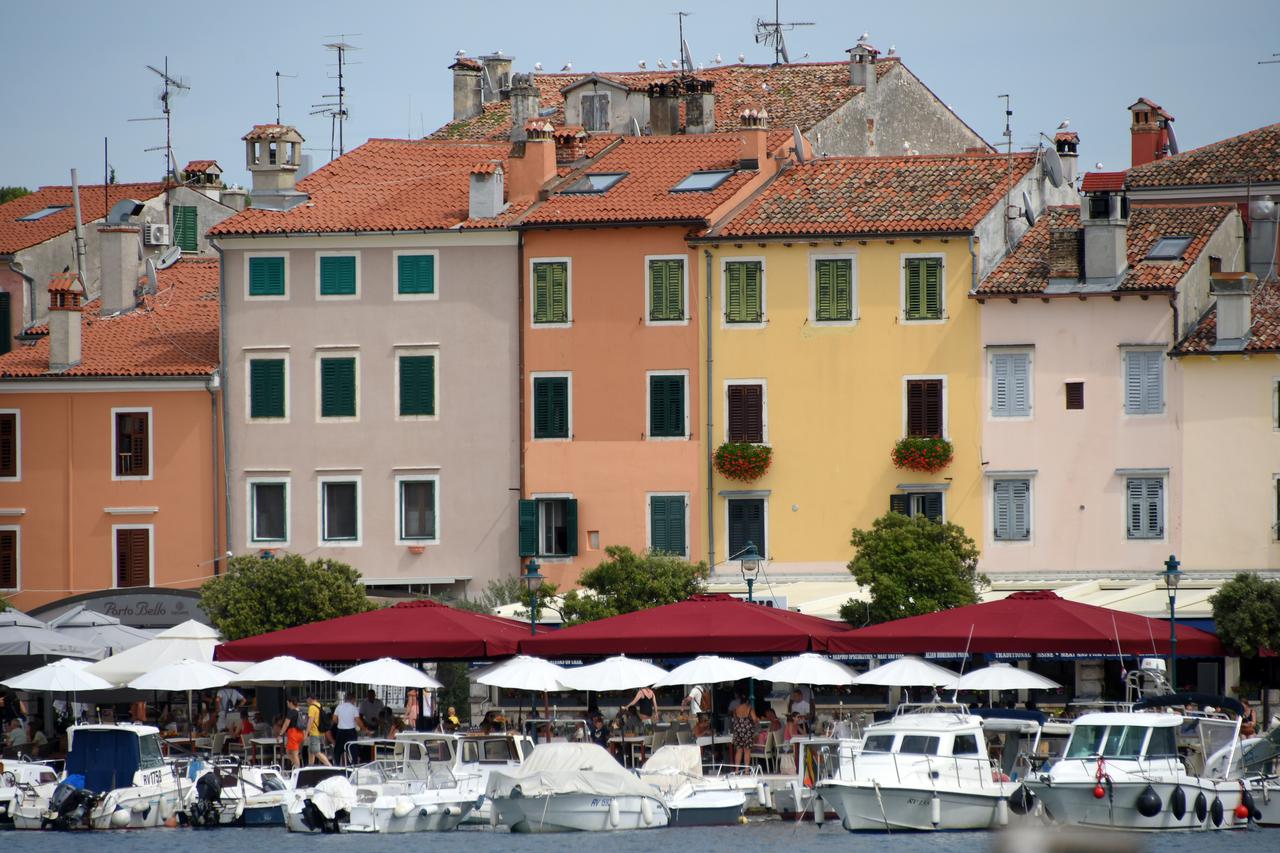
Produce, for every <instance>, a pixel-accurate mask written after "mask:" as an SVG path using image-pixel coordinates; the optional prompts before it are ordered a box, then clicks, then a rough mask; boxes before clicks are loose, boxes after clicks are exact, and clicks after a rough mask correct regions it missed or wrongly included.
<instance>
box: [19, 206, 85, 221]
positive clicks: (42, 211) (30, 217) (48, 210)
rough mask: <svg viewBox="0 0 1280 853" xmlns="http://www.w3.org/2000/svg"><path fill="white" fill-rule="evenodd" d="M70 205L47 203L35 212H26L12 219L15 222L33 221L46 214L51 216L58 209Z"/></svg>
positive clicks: (64, 208)
mask: <svg viewBox="0 0 1280 853" xmlns="http://www.w3.org/2000/svg"><path fill="white" fill-rule="evenodd" d="M70 206H71V205H69V204H52V205H49V206H48V207H42V208H40V209H39V210H37V211H36V212H35V213H28V214H27V215H26V216H19V217H18V218H17V219H16V220H14V221H15V222H35V221H36V220H37V219H44V218H45V217H46V216H51V215H53V214H55V213H57V212H58V211H59V210H66V209H67V208H68V207H70Z"/></svg>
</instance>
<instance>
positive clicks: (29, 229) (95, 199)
mask: <svg viewBox="0 0 1280 853" xmlns="http://www.w3.org/2000/svg"><path fill="white" fill-rule="evenodd" d="M162 192H164V184H161V183H147V184H110V185H108V187H107V202H106V204H107V206H106V208H105V209H104V208H103V206H102V204H103V202H102V184H97V185H93V184H89V185H83V184H82V185H81V186H80V218H81V220H82V221H83V222H86V223H87V222H92V221H94V220H95V219H102V218H103V217H105V216H106V215H107V212H108V211H109V210H110V209H111V206H112V205H114V204H115V203H116V202H118V201H120V200H121V199H126V198H134V199H137V200H138V201H147V200H148V199H152V198H155V197H156V196H158V195H160V193H162ZM59 205H65V207H66V209H65V210H59V211H57V212H56V213H51V214H49V215H48V216H43V217H41V218H39V219H36V220H34V221H31V222H19V221H18V220H19V219H21V218H22V217H23V216H26V215H28V214H31V213H35V212H36V211H38V210H43V209H44V208H46V207H55V206H59ZM74 220H75V213H74V212H73V210H72V199H71V187H69V186H67V187H56V186H54V187H41V188H40V189H38V190H36V191H35V192H33V193H30V194H28V195H24V196H23V197H22V198H16V199H14V200H13V201H11V202H8V203H7V204H0V255H9V254H13V253H14V252H19V251H21V250H23V249H26V248H29V247H31V246H35V245H37V244H39V243H43V242H44V241H45V240H51V239H53V238H54V237H57V236H58V235H59V234H64V233H66V232H67V231H70V230H71V229H72V228H73V227H75V223H74Z"/></svg>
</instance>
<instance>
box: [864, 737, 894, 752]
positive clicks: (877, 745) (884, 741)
mask: <svg viewBox="0 0 1280 853" xmlns="http://www.w3.org/2000/svg"><path fill="white" fill-rule="evenodd" d="M895 737H897V736H896V735H867V739H866V741H865V742H864V743H863V744H862V751H863V752H892V751H893V741H894V738H895Z"/></svg>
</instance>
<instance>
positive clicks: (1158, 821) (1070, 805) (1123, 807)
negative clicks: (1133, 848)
mask: <svg viewBox="0 0 1280 853" xmlns="http://www.w3.org/2000/svg"><path fill="white" fill-rule="evenodd" d="M1026 785H1027V788H1028V789H1030V791H1031V792H1032V793H1033V794H1035V795H1036V797H1038V798H1039V800H1040V802H1041V803H1043V804H1044V808H1045V811H1046V813H1047V815H1048V816H1049V817H1050V818H1051V819H1052V820H1053V821H1054V822H1056V823H1065V824H1071V825H1073V826H1089V827H1101V828H1106V829H1124V830H1128V831H1137V832H1154V831H1160V830H1187V829H1195V830H1216V829H1244V828H1245V827H1246V826H1247V825H1248V823H1249V822H1248V820H1237V819H1236V817H1235V808H1236V806H1237V805H1239V803H1240V785H1239V784H1238V783H1235V782H1219V783H1217V784H1214V783H1212V782H1207V781H1201V782H1199V783H1197V782H1194V781H1191V780H1190V779H1184V780H1182V781H1179V782H1148V781H1147V780H1136V781H1132V782H1116V783H1113V784H1112V785H1111V786H1110V791H1109V793H1108V795H1106V796H1103V797H1102V798H1098V797H1095V796H1094V788H1095V787H1097V782H1095V781H1088V782H1067V783H1052V784H1051V783H1049V782H1046V781H1041V780H1032V779H1028V780H1027V783H1026ZM1148 785H1150V786H1151V788H1153V789H1154V790H1155V792H1156V795H1157V796H1159V798H1160V804H1161V808H1160V810H1159V812H1157V813H1156V814H1155V815H1153V816H1151V817H1146V816H1144V815H1142V814H1140V813H1139V812H1138V808H1137V802H1138V797H1139V796H1140V795H1141V794H1142V793H1143V791H1145V790H1146V788H1147V786H1148ZM1179 787H1180V788H1181V789H1182V791H1183V795H1184V796H1185V798H1186V811H1185V812H1184V813H1183V815H1182V817H1181V818H1178V817H1177V816H1175V815H1174V813H1173V810H1172V808H1170V806H1169V804H1170V802H1171V797H1172V796H1173V792H1174V789H1175V788H1179ZM1201 794H1203V795H1204V798H1205V811H1204V816H1203V818H1202V817H1200V816H1198V815H1197V813H1196V805H1195V804H1196V800H1197V797H1198V796H1199V795H1201ZM1215 800H1218V801H1219V802H1221V804H1222V808H1221V812H1218V810H1217V809H1215V808H1213V803H1214V801H1215ZM1215 813H1217V814H1219V815H1220V819H1219V820H1215V818H1214V815H1215Z"/></svg>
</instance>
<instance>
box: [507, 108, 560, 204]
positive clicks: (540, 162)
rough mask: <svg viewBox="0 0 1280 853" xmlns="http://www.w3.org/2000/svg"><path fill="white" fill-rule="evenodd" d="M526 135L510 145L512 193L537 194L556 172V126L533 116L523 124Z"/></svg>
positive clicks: (509, 168) (523, 196) (523, 195)
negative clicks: (554, 137) (521, 139)
mask: <svg viewBox="0 0 1280 853" xmlns="http://www.w3.org/2000/svg"><path fill="white" fill-rule="evenodd" d="M524 132H525V139H524V141H523V142H517V143H515V144H514V145H512V146H511V157H510V159H509V160H508V161H507V170H508V173H509V176H510V179H511V186H510V190H509V195H510V198H511V199H512V200H514V199H518V198H537V197H538V194H539V193H540V192H541V191H542V188H543V186H545V185H546V183H547V182H548V181H550V180H551V179H552V178H554V177H555V176H556V143H555V140H554V139H552V135H553V134H554V133H555V129H554V128H553V127H552V126H551V122H549V121H546V120H545V119H534V120H532V121H530V122H529V123H528V124H526V125H525V127H524Z"/></svg>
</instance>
